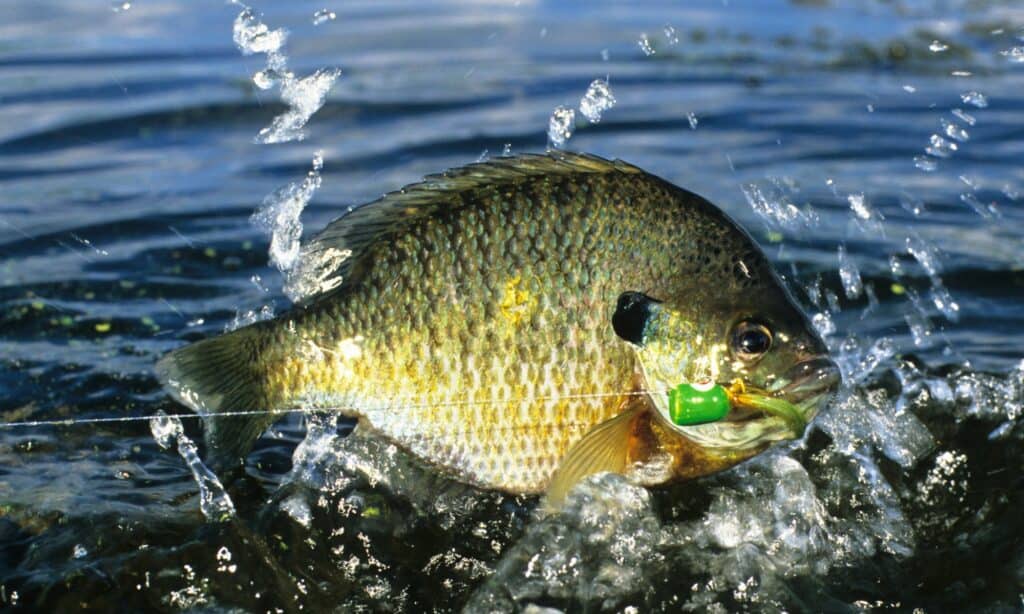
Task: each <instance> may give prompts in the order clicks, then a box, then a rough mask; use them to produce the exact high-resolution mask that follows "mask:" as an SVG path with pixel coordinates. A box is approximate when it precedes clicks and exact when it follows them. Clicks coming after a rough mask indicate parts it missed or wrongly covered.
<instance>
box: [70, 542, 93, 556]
mask: <svg viewBox="0 0 1024 614" xmlns="http://www.w3.org/2000/svg"><path fill="white" fill-rule="evenodd" d="M71 556H72V558H76V559H84V558H85V557H87V556H89V551H88V550H86V549H85V546H83V545H82V544H75V548H74V550H73V551H72V553H71Z"/></svg>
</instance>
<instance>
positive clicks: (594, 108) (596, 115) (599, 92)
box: [548, 79, 616, 137]
mask: <svg viewBox="0 0 1024 614" xmlns="http://www.w3.org/2000/svg"><path fill="white" fill-rule="evenodd" d="M615 102H616V101H615V96H614V95H613V94H612V88H611V86H610V85H609V84H608V81H606V80H604V79H595V80H594V81H593V82H591V84H590V87H588V88H587V93H586V94H584V95H583V98H580V113H582V114H583V117H586V118H587V121H589V122H590V123H592V124H596V123H598V122H600V121H601V115H602V114H603V113H604V112H605V111H607V110H609V109H611V108H612V107H614V106H615ZM550 134H551V132H550V127H549V129H548V135H549V137H550Z"/></svg>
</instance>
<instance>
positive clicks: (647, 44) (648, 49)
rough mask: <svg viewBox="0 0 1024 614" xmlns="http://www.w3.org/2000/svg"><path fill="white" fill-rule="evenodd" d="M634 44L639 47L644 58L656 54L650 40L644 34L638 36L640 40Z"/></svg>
mask: <svg viewBox="0 0 1024 614" xmlns="http://www.w3.org/2000/svg"><path fill="white" fill-rule="evenodd" d="M636 44H637V45H638V46H639V47H640V51H643V52H644V55H646V56H652V55H654V54H655V53H656V51H655V50H654V45H652V44H651V39H650V38H648V37H647V34H646V33H644V34H641V35H640V39H639V40H638V41H637V42H636Z"/></svg>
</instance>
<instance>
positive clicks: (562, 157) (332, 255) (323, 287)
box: [286, 151, 643, 302]
mask: <svg viewBox="0 0 1024 614" xmlns="http://www.w3.org/2000/svg"><path fill="white" fill-rule="evenodd" d="M616 171H617V172H622V173H630V174H637V173H642V172H643V171H641V170H640V169H639V168H637V167H635V166H633V165H631V164H627V163H625V162H622V161H621V160H605V159H604V158H600V157H598V156H594V155H590V154H577V153H570V152H561V151H559V152H549V153H547V154H520V155H516V156H510V157H504V158H496V159H494V160H489V161H487V162H479V163H476V164H469V165H467V166H463V167H459V168H454V169H450V170H447V171H445V172H443V173H439V174H436V175H429V176H427V177H425V178H424V179H423V181H421V182H420V183H414V184H412V185H408V186H406V187H404V188H402V189H400V190H397V191H395V192H390V193H388V194H385V195H384V196H383V197H381V198H380V199H378V200H375V201H373V202H370V203H367V204H366V205H363V206H361V207H359V208H358V209H355V210H353V211H352V212H350V213H348V214H347V215H344V216H342V217H340V218H338V219H336V220H334V221H333V222H331V223H330V224H328V225H327V227H326V228H324V229H323V230H322V231H321V232H320V234H318V235H316V236H315V237H313V238H312V239H311V240H310V241H309V242H308V243H306V244H305V245H304V246H303V247H302V251H301V256H300V258H299V261H298V265H297V267H298V268H297V270H296V271H294V272H293V274H292V275H290V276H289V277H290V280H289V282H288V288H286V290H287V292H288V294H289V295H290V296H301V297H303V299H302V302H309V301H311V300H312V299H314V298H316V297H318V296H320V295H322V294H324V293H326V292H329V291H331V290H333V289H335V288H337V287H339V286H340V285H341V284H342V283H343V281H344V280H346V279H347V278H348V276H349V273H350V271H351V270H352V269H353V266H354V264H355V263H357V262H358V261H359V257H360V256H361V255H362V254H363V253H365V252H366V250H367V248H368V247H369V246H370V245H372V244H373V243H376V242H377V241H380V240H384V239H386V238H387V237H389V236H393V235H395V234H399V233H401V231H402V230H403V229H404V228H408V227H409V226H410V225H411V224H413V223H415V222H417V221H418V220H421V219H422V218H424V217H427V216H430V215H432V214H433V213H435V212H436V211H437V209H438V208H441V207H446V206H450V205H452V204H456V203H462V202H464V201H463V200H462V198H460V195H462V194H464V193H466V192H471V191H473V190H477V189H480V188H483V187H493V186H496V185H503V184H508V183H512V182H515V181H522V180H524V179H529V178H532V177H539V176H544V175H548V176H550V175H571V174H592V173H609V172H616Z"/></svg>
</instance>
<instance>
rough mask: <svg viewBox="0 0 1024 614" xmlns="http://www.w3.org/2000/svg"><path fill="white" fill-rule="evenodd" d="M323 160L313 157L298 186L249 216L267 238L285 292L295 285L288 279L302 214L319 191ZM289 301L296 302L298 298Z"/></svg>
mask: <svg viewBox="0 0 1024 614" xmlns="http://www.w3.org/2000/svg"><path fill="white" fill-rule="evenodd" d="M323 166H324V159H323V155H322V153H321V152H317V153H316V154H315V155H314V156H313V167H312V169H311V170H310V171H309V172H308V173H307V174H306V177H305V178H303V180H302V181H300V182H293V183H289V184H288V185H286V186H284V187H282V188H279V189H278V190H276V191H275V192H273V193H272V194H270V195H269V196H267V197H266V198H264V199H263V203H262V204H261V205H260V207H259V209H257V210H256V212H255V213H253V215H252V222H253V223H254V224H256V225H257V226H258V227H260V228H262V229H263V230H264V231H266V232H267V233H268V234H269V235H270V263H271V264H273V265H274V266H275V267H277V269H278V270H279V271H281V273H282V274H283V275H284V276H285V289H286V293H288V288H289V287H293V286H294V285H295V284H294V283H291V282H290V281H289V276H290V275H292V274H293V271H295V270H296V264H297V262H298V258H299V252H300V244H299V240H300V239H301V238H302V221H301V220H300V216H301V215H302V210H303V209H304V208H305V207H306V205H307V204H308V203H309V201H310V199H312V198H313V194H315V193H316V191H317V190H318V189H319V188H320V185H321V183H322V179H321V176H320V171H321V170H323ZM289 298H292V299H293V300H297V299H298V298H300V297H297V296H292V294H289Z"/></svg>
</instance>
